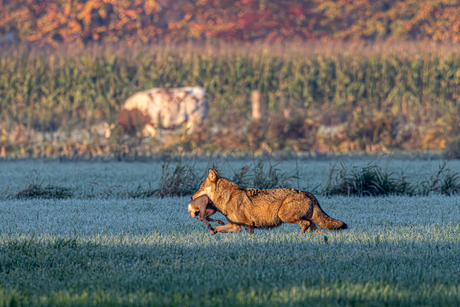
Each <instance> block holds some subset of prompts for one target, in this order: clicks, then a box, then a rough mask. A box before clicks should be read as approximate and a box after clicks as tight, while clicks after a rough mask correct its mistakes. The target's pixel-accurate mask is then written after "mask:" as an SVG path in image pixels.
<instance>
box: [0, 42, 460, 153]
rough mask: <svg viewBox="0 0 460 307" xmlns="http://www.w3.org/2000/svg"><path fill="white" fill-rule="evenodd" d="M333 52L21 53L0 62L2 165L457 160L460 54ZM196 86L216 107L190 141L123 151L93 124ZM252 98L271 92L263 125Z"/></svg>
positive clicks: (412, 49) (120, 142) (411, 48)
mask: <svg viewBox="0 0 460 307" xmlns="http://www.w3.org/2000/svg"><path fill="white" fill-rule="evenodd" d="M302 46H303V47H305V48H304V49H302ZM330 46H331V48H328V47H327V45H326V46H325V47H323V49H321V48H318V49H316V47H314V46H313V47H311V48H310V49H309V48H308V47H307V45H298V46H297V47H296V48H295V46H294V45H293V48H292V49H291V50H287V49H284V52H283V49H282V48H281V47H280V48H279V49H276V48H275V49H272V50H268V49H263V48H262V47H256V46H254V47H247V48H241V49H232V48H224V47H222V48H219V47H212V46H210V47H209V48H200V47H192V48H189V49H177V50H176V49H174V48H168V47H164V48H163V47H158V48H150V49H149V48H143V47H139V48H138V49H135V50H131V49H130V48H126V47H119V48H115V47H107V48H102V47H91V48H85V49H81V50H80V49H77V50H64V49H62V50H50V49H44V50H39V49H36V48H32V49H30V48H28V47H26V46H24V45H21V46H19V47H11V48H10V49H5V52H2V53H1V54H0V97H1V99H0V110H1V120H2V122H3V124H2V127H1V129H2V132H1V134H0V147H2V148H1V151H0V154H1V155H11V154H12V155H16V156H29V155H30V156H41V155H47V156H50V155H54V156H56V155H58V154H63V155H74V154H84V155H92V156H95V155H101V154H104V153H110V152H123V154H125V153H126V154H134V155H136V154H137V153H139V154H141V155H143V154H150V153H151V152H157V151H160V150H163V151H165V150H166V151H176V152H177V151H183V152H194V153H205V152H216V151H221V152H222V151H226V152H231V151H235V152H244V151H252V152H255V151H258V150H266V151H268V152H274V151H281V150H295V151H315V150H316V151H320V152H324V151H336V152H337V151H341V152H350V151H355V152H356V151H367V152H379V151H380V152H381V151H386V152H388V151H391V150H394V149H395V150H427V149H428V150H438V151H444V150H450V151H451V152H453V153H454V154H455V153H458V148H459V142H460V141H459V139H458V136H459V135H460V133H459V132H460V117H459V115H458V114H459V99H460V77H459V76H460V74H459V71H460V60H459V57H458V53H457V51H456V50H455V49H449V48H444V49H441V50H439V51H436V50H434V49H423V48H422V49H421V50H417V48H416V46H417V45H407V48H402V47H403V46H399V47H401V48H400V49H398V48H399V47H398V45H396V46H394V47H391V46H385V45H382V46H381V48H380V49H379V48H375V49H372V48H371V49H366V48H364V47H362V46H361V48H360V49H359V48H358V51H359V52H353V50H354V49H353V45H344V46H343V47H344V50H343V52H341V51H340V50H337V49H334V48H332V47H333V45H330ZM328 49H330V50H328ZM336 50H337V51H336ZM404 50H405V51H404ZM188 85H198V86H203V87H204V88H205V89H206V90H207V91H208V93H209V97H210V102H209V103H210V111H209V114H208V117H207V118H206V119H205V121H204V123H203V126H202V129H201V130H198V131H197V133H195V134H194V135H192V136H190V137H184V136H182V135H177V134H176V135H175V136H174V135H171V136H169V137H168V138H166V139H162V140H157V139H146V140H143V141H142V143H141V140H138V141H137V142H132V143H130V144H128V145H126V144H125V145H124V139H123V137H122V135H121V134H119V133H118V134H117V133H115V132H114V133H113V136H112V138H111V140H105V139H104V137H103V135H100V134H99V135H96V134H97V133H96V132H94V131H93V130H92V127H93V125H94V124H97V123H100V124H102V123H104V122H108V123H113V122H114V121H115V119H116V117H117V116H118V115H119V112H120V106H121V105H122V104H123V102H124V101H125V100H126V99H127V98H128V97H129V96H130V95H132V94H134V93H136V92H137V91H140V90H144V89H148V88H151V87H180V86H188ZM252 90H259V91H260V92H261V94H262V99H263V102H264V104H265V106H266V112H265V115H264V116H265V117H266V118H265V119H264V120H263V121H261V122H254V121H252V119H251V115H250V114H251V112H250V110H251V103H250V99H251V91H252ZM79 129H80V130H79ZM43 133H45V134H43Z"/></svg>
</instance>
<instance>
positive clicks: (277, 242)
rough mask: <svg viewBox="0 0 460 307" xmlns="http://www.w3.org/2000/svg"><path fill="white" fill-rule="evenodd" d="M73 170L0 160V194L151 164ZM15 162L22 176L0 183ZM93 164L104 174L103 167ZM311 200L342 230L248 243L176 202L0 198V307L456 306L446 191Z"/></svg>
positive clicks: (457, 204)
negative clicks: (214, 230)
mask: <svg viewBox="0 0 460 307" xmlns="http://www.w3.org/2000/svg"><path fill="white" fill-rule="evenodd" d="M398 163H399V162H398ZM420 163H422V162H420ZM423 163H425V162H423ZM74 165H75V164H63V165H61V166H60V164H37V163H31V164H28V165H26V166H24V164H22V163H20V164H14V163H9V164H2V165H1V169H2V171H1V172H2V173H1V176H0V178H1V179H0V180H1V181H0V187H1V188H2V190H4V189H5V187H6V184H5V183H7V182H8V183H10V184H11V185H12V186H14V185H16V186H20V185H21V183H20V182H21V180H22V181H24V178H25V176H29V175H30V174H32V173H33V174H35V173H36V172H40V173H41V174H42V176H43V177H46V178H47V180H49V181H52V182H54V180H57V181H60V182H64V183H65V184H72V183H73V184H75V185H78V184H81V185H83V186H84V184H86V183H88V182H90V181H91V180H98V181H99V182H101V181H102V180H103V179H101V178H106V179H104V180H105V181H110V180H112V183H113V182H115V183H118V184H129V183H130V182H129V180H138V181H141V180H146V179H142V178H141V177H142V176H143V174H145V173H148V168H149V167H154V166H153V165H152V166H149V165H148V164H147V165H146V166H144V167H141V166H142V164H139V165H137V164H117V163H114V164H96V165H93V170H90V169H91V167H90V164H88V165H85V164H80V166H79V167H78V164H76V165H77V166H74ZM420 165H421V164H415V166H416V167H414V166H413V165H412V166H411V165H409V167H411V171H412V172H413V173H414V174H416V173H417V172H422V171H423V169H424V167H425V166H426V165H425V164H423V165H425V166H423V167H422V166H420ZM31 166H32V167H31ZM85 167H86V170H87V171H86V175H83V174H82V173H84V170H85ZM155 167H156V169H157V170H158V165H156V166H155ZM320 167H321V165H319V164H318V163H316V164H310V165H309V164H307V165H305V166H304V168H303V172H305V173H307V171H306V170H305V169H309V170H310V173H313V174H316V173H317V174H320V175H321V174H322V173H323V171H321V169H318V168H320ZM324 167H326V166H324ZM394 167H395V168H397V167H400V165H397V164H395V166H394ZM14 168H16V170H20V171H21V172H22V178H21V176H20V175H19V174H16V175H15V176H16V177H14V176H11V177H10V178H9V179H8V178H5V176H4V175H6V174H13V173H14V171H13V169H14ZM71 168H74V170H75V171H74V172H72V170H71ZM95 168H98V169H96V170H95ZM104 168H105V169H109V171H106V172H105V173H104V171H103V170H104ZM32 169H35V170H37V169H38V171H36V172H35V171H34V172H32V171H31V170H32ZM77 169H78V170H79V172H78V171H76V170H77ZM203 169H204V166H203ZM98 170H99V171H98ZM101 170H102V171H101ZM47 171H48V173H46V172H47ZM27 172H29V173H27ZM107 172H110V174H112V175H107ZM43 174H45V175H43ZM53 174H56V175H55V176H53ZM98 176H99V177H98ZM104 176H105V177H104ZM153 176H154V175H152V177H151V178H150V179H151V180H152V181H154V180H155V178H154V177H153ZM15 178H16V179H15ZM60 178H61V179H60ZM62 178H68V179H67V180H68V181H67V182H65V180H63V179H62ZM123 178H125V181H123ZM126 178H128V179H126ZM311 178H312V179H314V178H316V177H311ZM318 178H319V179H318V180H321V178H323V179H324V177H321V176H320V177H318ZM77 179H78V180H80V183H79V182H77ZM306 181H308V179H307V180H306ZM104 184H107V185H110V184H111V183H110V182H104ZM132 184H135V183H132ZM303 184H304V185H306V186H307V185H309V184H310V183H309V182H304V183H303ZM311 184H313V183H311ZM318 199H319V201H320V204H321V206H322V208H323V209H324V210H325V211H326V212H327V213H328V214H330V215H331V216H332V217H334V218H338V219H341V220H343V221H345V222H346V223H347V224H348V225H349V226H350V229H348V230H345V231H340V232H334V231H324V235H315V234H304V235H299V231H300V228H299V227H298V226H297V225H286V224H284V225H282V226H281V227H279V228H276V229H271V230H256V232H255V234H253V235H250V234H247V233H245V232H244V231H243V232H242V233H240V234H220V233H219V234H216V235H214V236H210V235H209V232H208V230H207V229H206V227H205V226H204V225H203V224H202V223H201V222H198V221H196V220H194V219H192V218H191V217H190V215H189V214H188V213H187V209H186V208H187V203H188V201H189V199H188V198H165V199H156V198H149V199H142V200H136V199H116V198H113V199H76V198H75V199H67V200H36V199H31V200H13V199H10V200H3V201H0V287H1V290H0V302H1V303H2V304H7V305H8V304H16V305H85V306H86V305H93V304H111V305H155V306H161V305H189V306H201V305H212V306H230V305H231V306H238V305H250V306H258V305H264V306H265V305H278V306H279V305H293V306H295V305H313V306H315V305H324V306H334V305H337V306H345V305H350V306H351V305H353V306H360V305H377V306H379V305H399V306H408V305H417V306H420V305H427V306H435V305H436V306H438V305H443V306H449V305H451V306H454V305H459V304H460V286H459V284H460V257H459V256H458V255H459V254H460V236H459V235H460V225H459V222H460V197H459V196H448V197H447V196H429V197H393V196H392V197H382V198H353V197H330V198H325V197H318ZM217 218H220V219H224V218H223V216H221V215H219V216H217Z"/></svg>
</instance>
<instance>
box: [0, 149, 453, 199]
mask: <svg viewBox="0 0 460 307" xmlns="http://www.w3.org/2000/svg"><path fill="white" fill-rule="evenodd" d="M340 161H341V162H344V163H345V164H347V165H353V166H365V165H367V164H368V163H369V162H371V161H372V162H373V161H376V162H377V163H378V165H381V166H382V167H385V168H386V167H387V162H388V158H381V159H379V160H376V158H375V157H370V158H369V157H368V158H360V159H358V158H350V159H345V158H344V159H341V160H340ZM183 163H184V165H192V164H193V165H194V170H195V172H196V175H197V176H198V177H201V176H202V175H205V174H206V173H207V172H206V171H207V168H208V167H211V166H213V165H214V166H217V167H218V169H219V172H220V173H221V175H222V176H224V177H227V178H229V179H235V178H234V174H235V172H238V171H239V170H240V169H241V167H242V166H244V165H248V164H251V163H254V161H253V160H247V159H246V160H241V161H237V160H234V159H231V160H226V159H224V158H220V159H212V158H210V159H209V161H200V160H198V161H196V163H195V161H193V160H191V161H184V162H183ZM271 163H272V165H274V164H277V166H276V168H277V169H279V170H280V171H281V172H283V173H285V175H286V176H287V177H290V176H296V177H298V178H299V179H294V180H292V182H286V183H283V186H285V185H290V186H291V187H293V188H297V189H303V190H309V191H312V190H313V189H314V188H318V187H319V185H320V184H325V183H326V182H327V180H328V177H329V173H330V171H331V169H332V168H334V166H335V167H336V168H340V164H339V161H338V160H334V159H332V160H331V161H324V160H323V161H321V160H305V161H302V160H298V161H297V162H296V161H293V160H288V161H274V160H272V161H271ZM441 163H442V161H440V160H432V161H410V160H407V159H393V160H391V161H390V163H389V164H388V171H389V172H395V173H396V174H399V173H400V171H401V170H403V171H404V175H405V176H407V180H408V181H410V182H417V181H418V180H421V179H423V178H427V179H428V178H430V177H431V176H432V175H433V174H434V173H435V172H436V171H437V170H438V169H439V165H440V164H441ZM174 164H175V163H171V167H172V168H173V167H174ZM254 164H255V165H257V164H256V163H254ZM254 164H253V165H254ZM447 166H448V167H449V168H450V169H452V170H458V169H460V160H453V161H449V162H448V164H447ZM265 168H266V171H267V169H268V163H267V161H265ZM161 175H162V163H161V162H154V163H143V162H132V163H127V162H120V163H100V162H78V163H74V162H64V163H60V162H57V161H56V162H34V161H23V162H13V163H11V162H9V163H8V162H0V194H2V193H3V192H4V191H5V190H6V189H8V191H7V193H15V192H17V191H19V190H22V189H26V188H27V187H29V186H30V183H31V182H39V183H42V184H43V186H46V185H51V186H59V187H64V188H71V189H72V191H73V192H74V197H76V198H79V197H85V196H88V195H103V196H107V195H113V194H117V193H118V192H122V193H123V194H129V193H133V194H136V193H137V194H141V193H140V192H143V191H147V192H148V191H150V190H152V189H156V188H158V187H159V186H158V183H159V180H160V178H161ZM254 182H256V180H254ZM0 199H1V196H0Z"/></svg>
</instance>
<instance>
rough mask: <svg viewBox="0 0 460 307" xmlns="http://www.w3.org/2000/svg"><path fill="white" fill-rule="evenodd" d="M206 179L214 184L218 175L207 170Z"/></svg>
mask: <svg viewBox="0 0 460 307" xmlns="http://www.w3.org/2000/svg"><path fill="white" fill-rule="evenodd" d="M208 178H209V180H210V181H211V182H216V181H217V178H219V173H218V172H217V171H215V170H213V169H211V168H210V169H209V170H208Z"/></svg>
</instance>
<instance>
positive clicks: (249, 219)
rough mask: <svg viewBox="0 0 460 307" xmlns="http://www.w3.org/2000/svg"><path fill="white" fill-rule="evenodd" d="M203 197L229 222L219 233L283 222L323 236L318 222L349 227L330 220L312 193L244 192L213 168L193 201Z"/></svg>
mask: <svg viewBox="0 0 460 307" xmlns="http://www.w3.org/2000/svg"><path fill="white" fill-rule="evenodd" d="M202 195H207V196H208V197H209V198H210V199H211V201H212V202H213V203H214V206H215V208H216V209H217V210H218V211H219V212H221V213H222V214H223V215H225V217H226V218H227V220H228V222H229V224H228V225H225V226H217V227H214V229H215V231H220V232H240V231H241V227H242V226H243V227H244V228H245V229H246V230H247V231H249V232H252V231H253V229H254V228H271V227H277V226H279V225H281V224H282V223H296V224H298V225H299V226H300V227H301V231H300V233H303V232H305V231H310V230H312V231H316V232H318V233H321V232H320V231H319V229H318V228H317V227H316V225H315V223H318V225H319V226H320V227H322V228H325V229H346V228H347V224H345V223H344V222H342V221H339V220H335V219H333V218H331V217H329V216H328V215H327V214H326V213H325V212H324V211H323V210H322V209H321V207H320V205H319V203H318V201H317V200H316V198H315V197H314V196H313V195H312V194H311V193H308V192H303V191H298V190H294V189H268V190H259V189H244V188H241V187H239V186H238V185H237V184H235V183H234V182H231V181H230V180H228V179H226V178H223V177H220V176H219V173H218V172H217V171H215V170H212V169H209V171H208V177H207V178H206V179H205V180H204V181H203V183H202V184H201V186H200V189H199V190H198V191H197V192H196V193H195V194H194V195H193V196H192V199H196V198H198V197H199V196H202ZM211 233H213V232H212V231H211Z"/></svg>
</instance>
